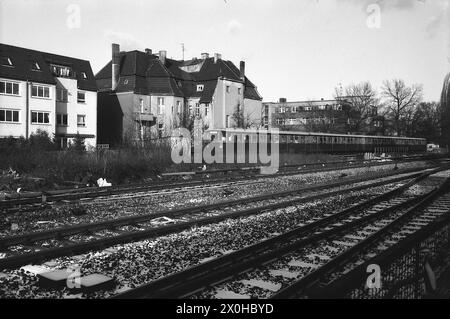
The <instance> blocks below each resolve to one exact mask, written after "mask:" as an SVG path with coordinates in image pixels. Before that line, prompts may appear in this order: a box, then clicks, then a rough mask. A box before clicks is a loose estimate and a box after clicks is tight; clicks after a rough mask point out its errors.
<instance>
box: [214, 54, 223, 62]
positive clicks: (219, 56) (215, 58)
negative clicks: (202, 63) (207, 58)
mask: <svg viewBox="0 0 450 319" xmlns="http://www.w3.org/2000/svg"><path fill="white" fill-rule="evenodd" d="M217 60H222V54H220V53H214V63H217Z"/></svg>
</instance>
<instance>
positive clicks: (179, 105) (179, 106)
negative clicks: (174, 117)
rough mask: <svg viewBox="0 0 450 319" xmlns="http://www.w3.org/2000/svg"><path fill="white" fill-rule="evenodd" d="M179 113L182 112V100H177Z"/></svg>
mask: <svg viewBox="0 0 450 319" xmlns="http://www.w3.org/2000/svg"><path fill="white" fill-rule="evenodd" d="M177 113H178V114H181V101H177Z"/></svg>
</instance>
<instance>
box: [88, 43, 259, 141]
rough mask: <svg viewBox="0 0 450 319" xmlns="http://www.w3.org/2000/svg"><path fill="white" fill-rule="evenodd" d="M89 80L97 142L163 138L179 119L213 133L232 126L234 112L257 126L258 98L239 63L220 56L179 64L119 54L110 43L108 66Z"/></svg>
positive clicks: (162, 58)
mask: <svg viewBox="0 0 450 319" xmlns="http://www.w3.org/2000/svg"><path fill="white" fill-rule="evenodd" d="M95 78H96V81H97V86H98V88H99V96H98V99H99V100H98V107H99V113H98V122H99V124H98V130H99V133H98V134H99V140H100V141H101V143H108V144H113V145H115V144H118V143H120V142H121V141H123V139H124V138H130V139H131V140H145V139H153V138H160V137H164V136H169V135H170V133H171V131H172V129H173V128H175V127H178V126H180V125H181V124H180V118H182V116H183V115H185V114H188V115H189V116H193V117H195V118H196V119H198V120H200V121H202V122H203V126H204V128H209V129H218V128H226V127H232V126H234V125H236V123H234V121H233V113H234V112H235V111H236V110H237V109H239V110H241V112H242V114H243V116H244V117H245V118H248V119H249V120H250V121H251V124H252V125H253V126H255V127H257V126H259V125H261V118H262V113H261V111H262V97H261V96H260V94H259V93H258V90H257V88H256V86H255V85H254V84H253V83H252V82H251V81H250V80H249V79H248V78H247V77H246V76H245V63H244V62H243V61H241V63H240V67H239V68H237V67H236V66H235V65H234V64H233V63H232V62H231V61H227V60H224V59H222V57H221V55H220V54H215V55H214V57H209V54H207V53H203V54H202V55H201V58H194V59H191V60H188V61H184V60H182V61H180V60H174V59H169V58H167V52H166V51H159V52H158V53H157V54H153V52H152V50H150V49H146V50H145V52H142V51H137V50H135V51H129V52H121V51H120V47H119V45H118V44H113V45H112V59H111V61H110V62H109V63H108V64H106V65H105V67H103V68H102V69H101V70H100V71H99V72H98V73H97V74H96V76H95Z"/></svg>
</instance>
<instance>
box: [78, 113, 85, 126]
mask: <svg viewBox="0 0 450 319" xmlns="http://www.w3.org/2000/svg"><path fill="white" fill-rule="evenodd" d="M77 126H86V115H80V114H78V115H77Z"/></svg>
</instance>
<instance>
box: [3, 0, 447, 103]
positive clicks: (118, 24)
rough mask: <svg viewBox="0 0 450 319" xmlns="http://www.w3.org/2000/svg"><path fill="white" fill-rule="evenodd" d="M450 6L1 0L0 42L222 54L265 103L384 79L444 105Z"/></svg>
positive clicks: (326, 94)
mask: <svg viewBox="0 0 450 319" xmlns="http://www.w3.org/2000/svg"><path fill="white" fill-rule="evenodd" d="M449 1H450V0H277V1H275V0H145V1H144V0H126V1H125V0H81V1H77V0H68V1H66V0H0V42H1V43H5V44H10V45H16V46H21V47H26V48H30V49H35V50H40V51H45V52H51V53H55V54H61V55H67V56H72V57H77V58H80V59H85V60H89V61H90V62H91V66H92V69H93V71H94V74H95V73H97V72H98V71H99V70H100V69H101V68H102V67H103V66H104V65H105V64H106V63H107V62H108V61H109V60H111V43H119V44H120V46H121V50H125V51H129V50H136V49H137V50H144V49H145V48H150V49H152V50H153V52H157V51H159V50H166V51H167V56H168V57H169V58H175V59H181V58H182V45H181V43H184V47H185V52H184V54H185V59H190V58H193V57H200V54H201V53H202V52H208V53H210V55H213V54H214V53H221V54H222V58H223V59H226V60H230V61H233V62H234V63H235V64H236V65H239V61H240V60H245V61H246V75H247V76H248V77H249V79H250V80H251V81H252V82H253V83H254V84H255V85H256V86H257V87H258V90H259V92H260V94H261V95H262V96H263V98H264V101H277V100H278V98H280V97H285V98H287V99H288V101H298V100H306V99H320V98H325V99H327V98H332V97H333V93H334V88H335V87H337V86H339V83H341V84H342V86H344V87H345V86H346V85H349V84H352V83H359V82H361V81H369V82H371V83H372V85H373V86H374V87H375V89H377V90H378V91H379V90H380V87H381V85H382V82H383V81H384V80H387V79H397V78H400V79H403V80H404V81H405V82H406V83H407V84H408V85H412V84H422V85H423V89H424V100H426V101H438V100H439V98H440V93H441V89H442V83H443V79H444V77H445V74H446V73H448V72H450V38H449V37H450V13H449V11H450V5H449Z"/></svg>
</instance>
